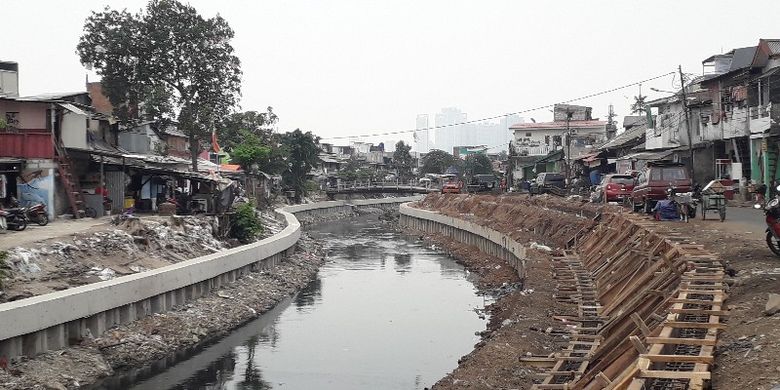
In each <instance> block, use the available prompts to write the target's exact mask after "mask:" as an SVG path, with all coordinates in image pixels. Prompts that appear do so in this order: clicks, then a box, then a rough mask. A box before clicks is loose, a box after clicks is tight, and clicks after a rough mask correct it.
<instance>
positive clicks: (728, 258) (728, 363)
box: [666, 219, 780, 390]
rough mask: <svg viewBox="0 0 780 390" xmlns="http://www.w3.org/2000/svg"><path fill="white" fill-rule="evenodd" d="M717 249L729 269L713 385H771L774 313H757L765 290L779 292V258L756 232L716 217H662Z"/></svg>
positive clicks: (778, 379) (779, 375) (779, 357)
mask: <svg viewBox="0 0 780 390" xmlns="http://www.w3.org/2000/svg"><path fill="white" fill-rule="evenodd" d="M666 224H667V226H673V227H674V230H676V231H677V232H679V233H680V234H684V235H686V236H689V237H692V238H693V241H695V242H696V243H698V244H701V245H704V246H705V247H706V248H707V249H708V250H710V251H712V252H714V253H718V254H719V255H720V258H721V259H722V260H724V261H725V262H726V263H727V264H728V267H727V270H728V272H729V273H731V274H733V275H734V276H733V278H734V284H733V285H732V286H731V288H730V289H729V292H728V299H727V300H726V305H727V307H728V309H729V316H728V317H727V318H726V324H727V325H728V327H727V328H726V329H725V330H724V331H723V332H721V334H720V336H718V346H717V349H716V351H715V352H716V356H715V364H714V367H713V372H712V373H713V381H712V387H713V388H714V389H761V390H768V389H774V388H776V387H777V386H779V385H780V314H775V315H773V316H766V315H764V314H763V311H764V308H765V305H766V302H767V297H768V294H769V293H775V294H780V258H778V257H777V256H775V255H774V254H773V253H772V252H770V250H769V248H768V247H767V246H766V243H765V242H764V240H763V239H762V235H761V234H756V232H755V231H754V232H749V231H747V230H746V229H745V228H744V227H743V226H741V225H738V224H730V223H728V219H727V220H726V222H724V223H721V222H717V221H701V220H696V221H691V222H690V223H689V224H684V223H676V224H677V225H676V226H675V225H669V224H675V223H670V222H667V223H666Z"/></svg>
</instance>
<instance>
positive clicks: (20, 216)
mask: <svg viewBox="0 0 780 390" xmlns="http://www.w3.org/2000/svg"><path fill="white" fill-rule="evenodd" d="M25 212H26V209H25V208H24V207H22V208H13V209H3V210H0V218H1V219H3V223H1V224H0V225H4V226H5V228H6V229H8V230H16V231H17V232H20V231H22V230H24V229H27V217H26V216H25Z"/></svg>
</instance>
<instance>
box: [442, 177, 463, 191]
mask: <svg viewBox="0 0 780 390" xmlns="http://www.w3.org/2000/svg"><path fill="white" fill-rule="evenodd" d="M462 188H463V182H462V181H460V180H450V181H448V182H445V183H444V184H442V186H441V193H442V194H460V191H461V189H462Z"/></svg>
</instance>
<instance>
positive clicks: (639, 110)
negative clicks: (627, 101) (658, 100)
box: [631, 91, 647, 115]
mask: <svg viewBox="0 0 780 390" xmlns="http://www.w3.org/2000/svg"><path fill="white" fill-rule="evenodd" d="M645 99H647V96H643V95H642V91H639V95H638V96H634V102H633V103H631V113H632V114H639V115H644V114H645V109H646V108H647V102H645Z"/></svg>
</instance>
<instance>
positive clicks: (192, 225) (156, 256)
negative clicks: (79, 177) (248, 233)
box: [0, 216, 278, 302]
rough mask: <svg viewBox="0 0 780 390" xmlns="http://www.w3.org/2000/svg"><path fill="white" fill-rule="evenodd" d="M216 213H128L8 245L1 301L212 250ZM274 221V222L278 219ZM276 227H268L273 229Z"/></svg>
mask: <svg viewBox="0 0 780 390" xmlns="http://www.w3.org/2000/svg"><path fill="white" fill-rule="evenodd" d="M216 221H217V220H216V218H211V217H192V216H186V217H182V216H172V217H168V218H158V217H151V218H142V219H141V218H133V217H131V218H127V219H125V220H123V221H118V225H117V226H115V227H114V228H112V229H108V230H99V231H91V232H87V233H80V234H77V235H74V236H71V237H67V238H60V239H56V240H49V241H46V242H41V243H38V244H35V245H34V246H32V247H28V248H22V247H16V248H12V249H10V250H8V251H7V253H6V256H5V259H4V265H5V268H7V271H6V276H5V278H6V279H5V280H4V282H3V292H2V293H0V302H4V301H12V300H18V299H22V298H27V297H30V296H33V295H40V294H44V293H47V292H52V291H56V290H63V289H67V288H69V287H72V286H78V285H83V284H87V283H94V282H98V281H101V280H109V279H112V278H114V277H118V276H122V275H128V274H132V273H136V272H143V271H146V270H149V269H153V268H158V267H161V266H165V265H169V264H173V263H178V262H181V261H184V260H188V259H191V258H194V257H198V256H202V255H206V254H210V253H214V252H217V251H220V250H222V249H224V248H225V245H224V244H223V243H222V242H221V241H220V240H219V239H217V238H216V237H215V235H214V234H213V232H214V231H215V229H216V228H217V226H215V225H216ZM277 224H278V222H277ZM275 229H276V227H274V228H272V229H269V231H271V232H272V231H274V230H275Z"/></svg>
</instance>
